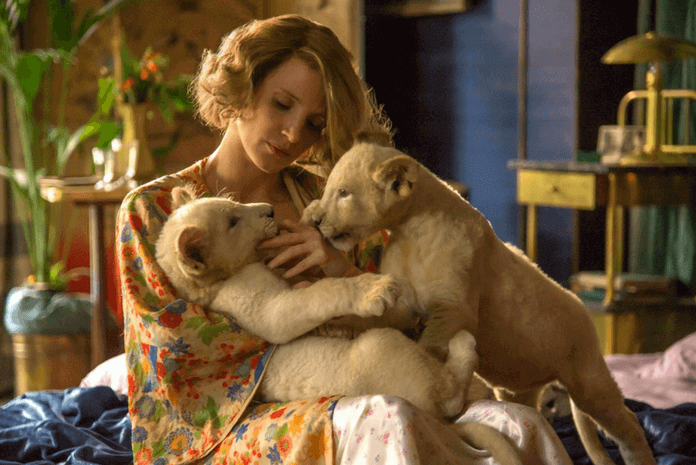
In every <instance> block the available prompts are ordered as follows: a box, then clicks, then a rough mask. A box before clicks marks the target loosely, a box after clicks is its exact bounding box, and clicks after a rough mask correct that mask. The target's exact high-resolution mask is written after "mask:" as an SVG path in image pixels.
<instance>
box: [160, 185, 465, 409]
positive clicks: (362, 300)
mask: <svg viewBox="0 0 696 465" xmlns="http://www.w3.org/2000/svg"><path fill="white" fill-rule="evenodd" d="M172 196H173V209H174V211H173V213H172V215H171V216H170V217H169V219H168V220H167V222H166V223H165V224H164V226H163V228H162V232H161V234H160V236H159V238H158V240H157V244H156V257H157V262H158V263H159V265H160V266H161V267H162V269H163V270H164V272H165V273H166V274H167V276H168V278H169V279H170V281H171V282H172V284H173V285H174V287H175V288H176V289H177V291H178V292H179V293H180V295H181V297H182V298H184V299H186V300H188V301H191V302H195V303H198V304H201V305H205V306H207V307H208V308H209V309H210V310H212V311H216V312H220V313H224V314H227V315H230V316H232V317H234V318H235V319H236V321H237V323H238V324H239V325H240V326H242V327H243V328H245V329H247V330H248V331H250V332H252V333H254V334H256V335H258V336H260V337H262V338H264V339H266V340H267V341H269V342H271V343H273V344H279V345H278V346H277V347H276V348H275V352H274V354H273V356H272V357H271V360H270V362H269V365H268V367H267V368H266V373H265V374H264V378H263V381H262V383H261V386H260V387H259V393H260V396H261V399H262V400H265V401H289V400H298V399H305V398H310V397H316V396H328V395H335V394H343V395H349V396H355V395H363V394H385V395H396V396H400V397H402V398H405V399H407V400H409V401H410V402H411V403H413V404H414V405H416V406H418V407H420V408H422V409H424V410H427V411H430V412H432V413H434V414H436V415H438V416H440V417H443V416H444V417H448V416H454V415H456V414H457V413H459V412H460V410H461V409H462V407H463V402H464V396H463V392H464V389H465V387H466V385H467V384H468V382H469V380H470V378H471V376H472V374H473V370H474V369H475V365H476V356H475V349H474V341H473V337H472V336H471V335H470V334H468V333H467V332H465V331H463V332H461V333H458V334H457V335H455V336H454V337H453V338H452V340H451V341H450V344H449V350H450V351H449V357H448V359H447V362H446V363H445V364H442V363H440V362H438V361H436V360H435V359H434V358H433V357H431V356H430V355H428V354H427V353H426V352H425V351H424V350H422V349H421V348H420V347H419V346H418V345H417V344H415V343H414V342H413V341H411V340H410V339H408V338H407V337H406V336H404V335H403V334H402V333H400V332H399V331H396V330H394V329H388V328H383V329H373V330H369V331H367V332H365V333H364V334H362V335H360V336H359V337H358V338H356V339H354V340H347V339H338V338H324V337H316V336H307V337H303V338H300V339H297V338H299V337H300V336H302V335H304V334H305V333H307V332H308V331H310V330H312V329H314V328H316V327H317V326H319V325H321V324H323V323H325V322H326V321H328V320H330V319H331V318H334V317H339V316H343V315H351V314H355V315H359V316H373V315H381V314H382V313H383V312H384V311H385V309H387V308H388V307H390V306H392V305H394V303H395V301H396V299H397V298H398V296H399V294H400V290H399V287H398V286H397V284H396V283H395V281H394V280H393V279H392V278H391V277H390V276H387V275H377V274H363V275H361V276H357V277H353V278H340V279H337V278H326V279H322V280H319V281H318V282H316V283H314V284H312V285H311V286H309V287H307V288H304V289H292V288H290V287H289V285H288V284H287V283H286V282H285V281H283V280H282V279H280V278H278V277H277V276H275V275H274V274H273V272H272V271H270V270H269V269H268V268H267V267H266V266H265V265H264V264H263V263H261V262H260V261H258V258H257V255H256V246H257V244H258V243H259V242H260V241H262V240H264V239H267V238H270V237H273V236H274V235H276V234H277V233H278V228H277V226H276V224H275V222H274V221H273V209H272V207H271V206H270V205H267V204H248V205H244V204H239V203H236V202H234V201H232V200H229V199H226V198H201V199H193V197H192V196H191V194H190V193H189V191H188V190H186V189H184V188H175V189H174V191H173V192H172Z"/></svg>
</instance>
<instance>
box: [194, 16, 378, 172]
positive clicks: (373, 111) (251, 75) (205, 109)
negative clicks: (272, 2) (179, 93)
mask: <svg viewBox="0 0 696 465" xmlns="http://www.w3.org/2000/svg"><path fill="white" fill-rule="evenodd" d="M290 58H299V59H301V60H303V61H304V62H305V63H306V64H307V65H308V66H309V67H311V68H312V69H314V70H316V71H317V72H318V73H319V74H320V75H321V76H322V80H323V84H324V94H325V96H326V107H327V108H326V128H325V130H324V131H323V132H322V137H321V139H320V140H319V141H318V142H317V143H315V144H314V145H312V147H310V148H309V149H308V150H307V152H306V153H305V154H304V155H303V157H302V161H306V162H313V163H319V164H321V165H322V166H323V167H325V168H327V169H329V170H330V169H331V168H332V167H333V166H334V165H335V163H336V161H338V158H339V157H340V156H341V155H343V153H345V152H346V151H347V150H348V149H349V148H350V147H351V146H352V145H353V142H354V141H355V138H356V135H358V133H363V134H364V133H374V134H379V135H380V137H382V138H386V139H387V140H389V141H391V137H392V133H391V124H390V122H389V120H388V118H387V117H386V116H385V115H384V114H383V112H382V109H381V108H380V107H378V106H377V104H376V103H375V100H374V96H373V92H372V91H371V89H369V88H368V86H367V85H366V84H365V82H364V81H363V80H362V79H361V78H360V76H359V75H358V72H357V70H356V68H355V65H354V62H353V57H352V56H351V54H350V52H349V51H348V50H346V48H345V47H344V46H343V45H342V44H341V43H340V41H339V40H338V38H337V37H336V35H335V34H334V33H333V31H331V29H329V28H328V27H326V26H323V25H321V24H319V23H316V22H314V21H311V20H309V19H306V18H304V17H302V16H299V15H283V16H276V17H272V18H269V19H265V20H253V21H250V22H248V23H246V24H244V25H242V26H240V27H238V28H237V29H235V30H234V31H232V32H231V33H230V34H228V35H227V36H225V37H224V38H223V39H222V42H221V44H220V47H219V48H218V50H217V51H215V52H213V51H210V50H206V51H205V52H204V53H203V59H202V61H201V64H200V67H199V69H198V72H197V74H196V77H195V78H194V80H193V82H192V84H191V92H192V95H193V99H194V101H195V104H196V110H197V113H198V116H199V117H200V118H201V119H202V120H203V121H204V122H205V123H206V124H207V125H209V126H211V127H214V128H217V129H221V130H225V129H226V128H227V127H228V125H229V123H230V121H231V120H233V119H235V118H237V117H239V116H240V114H241V112H242V111H243V110H244V109H246V108H248V107H250V106H251V105H252V104H253V99H254V96H255V92H256V91H257V90H258V89H259V88H260V86H261V83H262V82H263V80H264V79H265V77H266V76H267V75H268V73H269V72H271V71H272V70H273V69H275V68H276V67H277V66H279V65H281V64H283V63H285V62H286V61H287V60H289V59H290Z"/></svg>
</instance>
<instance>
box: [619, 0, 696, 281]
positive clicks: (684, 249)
mask: <svg viewBox="0 0 696 465" xmlns="http://www.w3.org/2000/svg"><path fill="white" fill-rule="evenodd" d="M650 30H654V31H656V32H658V33H660V34H665V35H670V36H675V37H681V38H684V39H686V40H689V41H691V42H696V0H655V2H654V3H653V2H652V1H649V0H641V3H640V7H639V11H638V33H639V34H644V33H646V32H648V31H650ZM647 66H648V65H647V64H640V65H637V66H636V79H635V81H636V88H638V89H643V88H645V74H646V71H647ZM662 66H663V67H662V71H663V77H664V87H665V88H666V89H694V90H696V59H694V58H692V59H688V60H682V61H675V62H670V63H663V64H662ZM682 111H683V109H682V108H680V107H679V106H676V109H675V123H674V127H675V128H676V137H677V140H678V142H679V143H681V144H689V145H695V144H696V143H695V142H694V134H696V118H694V117H693V116H692V117H691V120H690V121H686V120H685V118H684V117H683V116H682V114H681V113H682ZM691 113H692V115H693V114H694V111H693V106H692V112H691ZM687 125H690V134H691V140H690V141H689V140H687V139H686V134H687V132H686V130H687ZM630 222H631V224H630V228H629V241H628V242H629V257H628V258H629V260H628V269H629V271H630V272H634V273H646V274H653V275H664V276H670V277H674V278H677V279H678V280H679V281H681V282H682V283H684V284H686V285H687V286H689V287H690V288H691V291H692V292H694V291H696V216H695V215H694V213H693V210H692V208H691V207H689V206H678V207H657V206H649V207H633V208H632V209H631V213H630Z"/></svg>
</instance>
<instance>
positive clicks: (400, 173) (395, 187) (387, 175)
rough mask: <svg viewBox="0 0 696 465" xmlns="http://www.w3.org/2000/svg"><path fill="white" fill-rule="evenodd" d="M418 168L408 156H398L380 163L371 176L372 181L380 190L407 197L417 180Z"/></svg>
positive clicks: (416, 163)
mask: <svg viewBox="0 0 696 465" xmlns="http://www.w3.org/2000/svg"><path fill="white" fill-rule="evenodd" d="M418 168H419V166H418V162H417V161H416V160H415V159H413V158H411V157H409V156H408V155H399V156H396V157H394V158H390V159H389V160H386V161H384V162H382V163H380V164H379V166H377V169H376V170H375V172H374V173H373V174H372V179H373V180H374V181H375V182H376V183H377V185H378V186H379V187H381V188H382V189H385V190H390V191H393V192H394V193H395V194H397V195H399V196H401V197H408V196H409V195H410V194H411V190H412V189H413V184H414V183H415V182H416V180H417V179H418Z"/></svg>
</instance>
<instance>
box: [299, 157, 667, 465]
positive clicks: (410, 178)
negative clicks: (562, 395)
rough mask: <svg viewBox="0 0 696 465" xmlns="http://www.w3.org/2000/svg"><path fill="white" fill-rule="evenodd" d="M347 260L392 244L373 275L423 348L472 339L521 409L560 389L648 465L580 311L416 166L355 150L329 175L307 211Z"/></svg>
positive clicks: (629, 456)
mask: <svg viewBox="0 0 696 465" xmlns="http://www.w3.org/2000/svg"><path fill="white" fill-rule="evenodd" d="M303 221H305V222H307V223H309V224H313V225H316V227H317V228H318V229H319V230H320V231H321V233H322V234H323V235H324V236H325V237H326V238H327V239H329V241H331V242H332V243H333V244H334V246H335V247H337V248H341V249H343V250H347V249H349V248H350V247H352V246H353V245H354V244H356V243H357V242H359V241H361V240H363V239H364V238H366V237H369V236H370V235H371V234H373V233H374V232H376V231H378V230H380V229H387V230H389V231H390V232H391V233H392V234H391V237H390V240H389V242H388V244H387V246H386V248H385V250H384V253H383V256H382V263H381V270H382V272H384V273H390V274H392V275H393V276H394V277H396V278H397V279H398V280H399V282H400V284H402V286H403V289H402V291H403V294H404V295H403V296H402V300H405V301H407V302H409V303H410V305H411V306H412V307H413V308H415V309H416V311H418V312H419V313H421V314H423V315H424V317H426V318H427V321H426V327H425V330H424V332H423V335H422V338H421V341H420V342H421V344H422V345H423V346H424V347H426V348H427V349H429V350H430V351H431V352H432V353H435V354H438V356H442V355H444V354H445V353H446V350H447V349H446V348H447V345H446V344H447V341H448V340H449V338H450V337H451V336H452V335H453V334H456V333H457V331H460V330H467V331H469V332H470V333H471V334H473V335H474V336H475V337H476V347H477V352H478V355H479V357H480V366H479V367H478V369H477V373H478V374H479V375H480V376H481V377H482V378H483V379H485V380H486V381H487V382H488V383H489V384H490V385H491V386H493V387H495V388H497V389H496V394H497V395H498V396H499V397H502V398H509V395H510V393H511V392H512V393H519V394H521V397H513V398H512V399H513V400H516V401H518V402H520V401H523V400H526V399H525V396H526V397H527V398H528V399H530V400H531V399H532V393H535V390H536V389H538V388H540V387H542V386H545V385H546V384H548V383H550V382H551V381H553V380H559V381H560V382H561V383H562V384H563V385H564V386H565V387H566V388H567V390H568V393H569V394H570V397H571V399H572V401H573V402H574V404H576V405H577V406H578V407H579V408H580V410H582V412H586V413H587V414H589V415H590V416H591V417H592V419H593V420H594V421H595V422H597V423H598V424H599V425H600V426H601V427H602V428H603V429H604V430H605V431H606V432H607V433H608V434H609V436H610V437H611V438H612V439H614V441H616V442H617V443H618V445H619V448H620V450H621V455H622V457H623V459H624V461H625V462H626V463H627V464H630V465H650V464H654V463H655V459H654V458H653V456H652V452H651V450H650V447H649V445H648V443H647V441H646V439H645V435H644V433H643V430H642V429H641V426H640V424H639V422H638V420H637V418H636V416H635V415H634V414H633V412H631V411H630V410H628V408H627V407H626V406H625V405H624V402H623V398H622V396H621V391H619V388H618V386H617V385H616V383H615V382H614V380H613V379H612V377H611V374H610V372H609V369H608V368H607V365H606V363H605V362H604V358H603V357H602V353H601V351H600V350H599V341H598V338H597V333H596V330H595V328H594V325H593V324H592V320H591V319H590V317H589V315H588V313H587V310H586V309H585V307H584V306H583V304H582V302H581V301H580V299H578V298H577V297H576V296H575V295H574V294H572V293H571V292H570V291H568V290H566V289H564V288H562V287H561V286H560V285H559V284H558V283H556V282H554V281H553V280H552V279H551V278H549V277H548V276H546V275H545V274H544V273H542V272H541V270H539V268H537V267H536V265H534V264H533V263H532V262H531V261H530V260H529V259H528V258H527V257H526V256H525V255H524V254H523V253H522V252H521V251H520V250H518V249H516V248H515V247H514V246H512V245H510V244H504V243H503V242H502V241H501V240H500V239H498V237H497V236H496V235H495V233H494V231H493V229H492V228H491V225H490V223H489V222H488V220H487V219H486V218H485V217H484V216H483V215H482V214H481V213H480V212H479V211H478V210H476V209H475V208H474V207H472V206H471V205H470V204H469V203H468V202H467V201H466V200H464V199H462V198H461V197H460V196H459V194H458V193H456V192H455V191H454V190H453V189H451V188H450V187H449V186H447V185H446V184H445V183H444V182H443V181H442V180H440V179H438V178H437V177H436V176H435V175H434V174H433V173H431V172H430V171H428V170H427V169H426V168H425V167H423V166H422V165H421V164H419V163H418V162H417V161H416V160H415V159H413V158H411V157H409V156H407V155H405V154H403V153H402V152H400V151H398V150H396V149H394V148H391V147H382V146H379V145H375V144H368V143H358V144H356V145H355V146H353V148H351V149H350V150H349V151H348V152H346V153H345V154H344V155H343V156H342V157H341V159H340V160H339V161H338V163H337V164H336V166H335V167H334V168H333V170H332V171H331V174H330V175H329V178H328V180H327V183H326V188H325V191H324V195H323V196H322V198H321V199H320V200H315V201H314V202H312V203H311V204H309V205H308V206H307V208H306V209H305V211H304V215H303ZM582 412H579V411H577V409H574V412H573V417H574V418H575V421H576V424H577V425H578V431H579V432H580V437H581V439H582V442H583V444H584V445H585V449H586V450H587V451H588V453H589V455H590V457H591V458H592V461H593V462H594V463H595V464H600V463H601V464H605V463H611V461H610V459H609V458H608V456H607V455H606V453H605V452H604V450H603V448H602V445H601V443H600V442H599V441H598V439H597V434H596V432H594V431H592V427H593V426H594V425H593V424H592V423H591V422H590V421H588V419H587V417H586V415H584V414H583V413H582Z"/></svg>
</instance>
